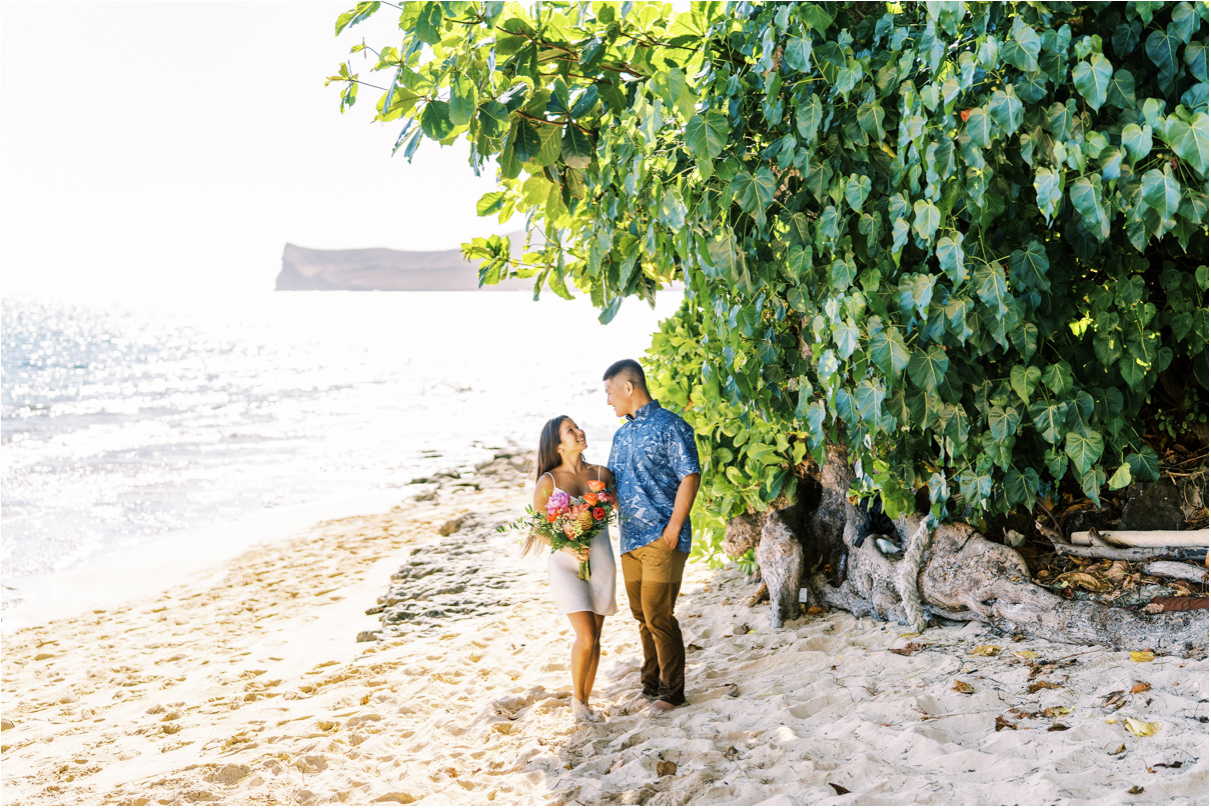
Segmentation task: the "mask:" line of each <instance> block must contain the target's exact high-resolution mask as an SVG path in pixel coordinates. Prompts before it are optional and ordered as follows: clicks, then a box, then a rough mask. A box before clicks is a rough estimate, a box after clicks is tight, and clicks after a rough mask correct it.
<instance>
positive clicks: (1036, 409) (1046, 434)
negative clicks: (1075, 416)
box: [1030, 401, 1068, 444]
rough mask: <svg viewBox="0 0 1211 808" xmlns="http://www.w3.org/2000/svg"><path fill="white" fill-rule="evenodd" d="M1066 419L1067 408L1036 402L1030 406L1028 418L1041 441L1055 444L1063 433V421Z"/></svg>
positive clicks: (1063, 405)
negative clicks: (1041, 438)
mask: <svg viewBox="0 0 1211 808" xmlns="http://www.w3.org/2000/svg"><path fill="white" fill-rule="evenodd" d="M1067 417H1068V406H1067V405H1066V404H1057V403H1055V402H1049V401H1036V402H1034V403H1033V404H1031V405H1030V418H1031V420H1032V421H1033V422H1034V426H1035V429H1037V430H1038V431H1039V434H1041V435H1042V436H1043V440H1045V441H1047V442H1048V443H1052V444H1056V443H1059V442H1060V436H1061V435H1062V434H1063V433H1064V421H1065V420H1066V419H1067Z"/></svg>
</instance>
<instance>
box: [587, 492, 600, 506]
mask: <svg viewBox="0 0 1211 808" xmlns="http://www.w3.org/2000/svg"><path fill="white" fill-rule="evenodd" d="M584 502H585V504H586V505H596V504H597V495H596V494H594V493H593V492H592V491H590V492H589V493H587V494H585V495H584Z"/></svg>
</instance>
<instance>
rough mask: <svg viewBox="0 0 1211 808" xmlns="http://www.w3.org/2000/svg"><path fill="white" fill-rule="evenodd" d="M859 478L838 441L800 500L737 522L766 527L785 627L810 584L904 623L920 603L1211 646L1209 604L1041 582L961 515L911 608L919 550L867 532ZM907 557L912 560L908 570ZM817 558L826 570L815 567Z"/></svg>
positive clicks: (964, 615)
mask: <svg viewBox="0 0 1211 808" xmlns="http://www.w3.org/2000/svg"><path fill="white" fill-rule="evenodd" d="M852 481H853V474H852V471H851V470H850V467H849V465H848V463H847V462H846V460H845V456H844V453H843V452H842V451H841V450H840V449H838V448H835V447H834V448H833V449H831V450H830V454H829V459H828V462H827V463H826V464H825V466H824V467H823V468H822V469H819V470H818V472H817V473H816V474H815V475H813V478H812V479H808V480H804V483H805V485H804V486H802V489H803V490H804V491H805V496H804V497H803V498H802V499H801V500H800V502H798V503H796V504H795V505H793V506H791V507H788V508H783V509H781V510H771V511H769V512H767V513H766V514H762V515H760V516H749V517H742V519H743V520H745V521H744V523H743V525H739V526H738V527H737V529H736V531H734V532H733V531H732V530H729V534H732V535H733V537H734V538H736V539H737V540H739V539H740V537H741V535H742V534H743V535H744V536H745V537H751V536H752V534H753V532H754V531H756V530H757V529H759V531H760V540H759V542H758V544H757V560H758V563H759V564H760V566H761V571H762V577H763V579H764V581H765V585H766V586H767V587H768V590H769V596H770V623H771V625H773V626H775V627H777V626H781V625H782V623H783V622H784V621H785V620H788V619H792V618H793V617H796V616H797V615H798V602H799V595H800V589H802V588H806V589H807V590H808V602H809V603H815V604H819V605H822V606H826V607H829V608H834V609H844V610H845V611H848V612H851V613H853V614H855V615H859V616H866V615H869V616H871V617H875V618H878V619H880V620H895V621H897V622H899V623H902V624H905V625H912V624H913V622H914V621H913V619H912V612H913V610H914V607H916V608H920V609H921V610H922V611H923V612H924V613H926V614H931V615H934V616H938V617H944V618H949V619H953V620H982V621H984V622H986V623H988V624H989V625H991V626H994V627H995V628H997V629H1000V630H1002V631H1005V632H1009V633H1014V634H1025V635H1028V636H1033V637H1040V638H1044V639H1048V640H1051V641H1054V642H1065V643H1075V644H1097V645H1105V646H1109V647H1111V648H1115V649H1120V650H1142V649H1145V648H1148V649H1151V650H1152V651H1154V652H1156V653H1161V654H1173V655H1178V656H1185V657H1205V656H1206V655H1207V625H1208V624H1207V612H1206V611H1187V612H1162V613H1160V614H1145V613H1142V612H1133V611H1129V610H1127V609H1122V608H1118V607H1115V606H1107V605H1103V604H1100V603H1094V602H1090V601H1073V600H1067V599H1065V598H1062V597H1060V596H1059V595H1056V594H1055V593H1053V592H1051V591H1049V590H1047V589H1045V588H1043V587H1041V586H1038V585H1037V584H1035V583H1034V582H1033V580H1032V579H1031V574H1030V570H1029V569H1028V568H1027V566H1026V563H1025V561H1023V560H1022V557H1021V556H1020V555H1019V554H1018V553H1017V552H1016V551H1015V550H1013V549H1012V548H1009V547H1006V546H1004V545H1000V544H995V543H993V542H990V541H988V540H987V539H985V538H984V537H983V536H982V535H980V534H979V533H978V532H976V531H975V530H974V529H972V528H971V527H968V526H967V525H962V524H945V525H942V526H940V527H939V528H938V529H937V530H935V531H933V533H932V536H931V538H930V540H929V541H928V544H927V545H925V547H924V553H923V554H921V555H920V567H919V569H917V570H915V572H916V576H915V581H916V584H917V589H918V590H919V596H920V603H919V604H914V605H910V606H909V608H907V609H906V608H905V600H906V598H907V597H908V593H910V592H911V589H905V587H904V586H903V585H902V584H901V586H897V579H898V578H900V577H901V576H902V575H907V576H911V574H912V572H913V571H914V570H913V569H912V567H911V564H912V558H911V555H912V554H911V553H909V556H910V557H909V558H907V559H905V558H903V557H901V556H899V555H898V554H897V555H893V556H890V557H889V556H886V555H884V554H883V552H881V551H880V550H879V548H878V546H877V544H876V542H875V541H873V540H864V539H865V538H866V520H867V516H866V514H865V513H864V512H863V511H862V510H861V509H859V508H858V507H856V506H855V505H853V504H852V503H850V502H849V500H848V499H847V498H846V492H847V491H848V490H849V486H850V483H851V482H852ZM813 483H815V484H814V485H813ZM920 527H921V517H919V516H915V515H913V516H903V517H901V518H900V519H899V520H897V522H896V532H897V533H898V534H899V540H900V543H901V544H902V545H903V546H904V547H905V548H907V547H909V544H910V540H911V539H912V538H913V536H914V534H916V533H917V531H918V529H919V528H920ZM749 540H750V541H751V538H749ZM905 564H908V565H910V566H909V568H908V569H907V570H905V568H904V565H905ZM824 565H827V566H826V567H825V566H824ZM816 567H824V570H823V571H820V572H814V573H813V572H810V571H811V570H812V569H814V568H816ZM902 583H903V582H902ZM902 589H905V592H906V594H903V595H902V593H901V590H902ZM914 599H915V594H914Z"/></svg>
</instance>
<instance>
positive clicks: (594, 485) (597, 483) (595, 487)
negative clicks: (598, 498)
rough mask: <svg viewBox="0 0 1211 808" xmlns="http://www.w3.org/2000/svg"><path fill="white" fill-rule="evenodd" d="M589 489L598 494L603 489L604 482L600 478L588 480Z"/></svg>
mask: <svg viewBox="0 0 1211 808" xmlns="http://www.w3.org/2000/svg"><path fill="white" fill-rule="evenodd" d="M589 490H590V491H592V492H593V493H594V494H600V493H601V492H602V491H604V490H605V483H603V482H602V481H601V480H589Z"/></svg>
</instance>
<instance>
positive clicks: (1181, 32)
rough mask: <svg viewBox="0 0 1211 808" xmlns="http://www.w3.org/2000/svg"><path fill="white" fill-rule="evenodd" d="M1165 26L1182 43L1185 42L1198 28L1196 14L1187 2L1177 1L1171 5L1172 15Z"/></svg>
mask: <svg viewBox="0 0 1211 808" xmlns="http://www.w3.org/2000/svg"><path fill="white" fill-rule="evenodd" d="M1204 6H1205V4H1204ZM1167 27H1168V28H1170V29H1172V31H1173V35H1174V36H1176V37H1177V38H1178V39H1180V40H1181V42H1182V44H1186V43H1188V42H1189V41H1190V37H1192V36H1193V35H1194V32H1195V31H1197V30H1198V27H1199V21H1198V14H1196V13H1195V11H1194V9H1193V8H1191V7H1190V4H1189V3H1178V4H1177V5H1176V6H1174V7H1173V13H1172V17H1171V18H1170V22H1169V25H1168V26H1167Z"/></svg>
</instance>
